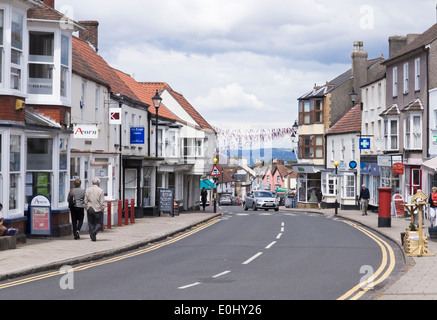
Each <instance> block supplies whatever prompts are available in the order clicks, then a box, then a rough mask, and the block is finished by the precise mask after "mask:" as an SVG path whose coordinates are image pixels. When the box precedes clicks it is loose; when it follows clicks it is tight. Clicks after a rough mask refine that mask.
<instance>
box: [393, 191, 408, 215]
mask: <svg viewBox="0 0 437 320" xmlns="http://www.w3.org/2000/svg"><path fill="white" fill-rule="evenodd" d="M391 204H392V216H396V217H403V216H404V210H405V208H404V198H403V197H402V195H400V194H395V195H393V196H392V198H391Z"/></svg>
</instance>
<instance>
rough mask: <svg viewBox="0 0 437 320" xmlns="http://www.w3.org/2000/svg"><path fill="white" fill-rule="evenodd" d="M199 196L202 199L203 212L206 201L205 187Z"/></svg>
mask: <svg viewBox="0 0 437 320" xmlns="http://www.w3.org/2000/svg"><path fill="white" fill-rule="evenodd" d="M200 195H201V197H202V206H203V211H205V207H206V201H207V200H208V192H207V191H206V188H205V187H203V189H202V191H201V192H200Z"/></svg>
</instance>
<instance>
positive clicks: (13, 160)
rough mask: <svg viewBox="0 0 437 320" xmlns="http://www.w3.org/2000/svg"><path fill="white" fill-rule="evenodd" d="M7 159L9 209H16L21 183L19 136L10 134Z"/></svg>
mask: <svg viewBox="0 0 437 320" xmlns="http://www.w3.org/2000/svg"><path fill="white" fill-rule="evenodd" d="M9 148H10V149H9V152H10V160H9V171H10V174H9V210H15V209H18V199H19V196H20V195H19V190H20V185H21V178H20V177H21V136H19V135H11V140H10V147H9Z"/></svg>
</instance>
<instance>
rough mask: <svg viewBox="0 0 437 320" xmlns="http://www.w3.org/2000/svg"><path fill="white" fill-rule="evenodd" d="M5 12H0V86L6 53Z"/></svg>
mask: <svg viewBox="0 0 437 320" xmlns="http://www.w3.org/2000/svg"><path fill="white" fill-rule="evenodd" d="M4 19H5V12H4V11H3V10H0V84H3V72H4V71H3V65H4V61H3V52H4V43H3V37H4V36H3V30H4V21H5V20H4Z"/></svg>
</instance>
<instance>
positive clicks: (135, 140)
mask: <svg viewBox="0 0 437 320" xmlns="http://www.w3.org/2000/svg"><path fill="white" fill-rule="evenodd" d="M130 144H144V127H142V128H141V127H140V128H130Z"/></svg>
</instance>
